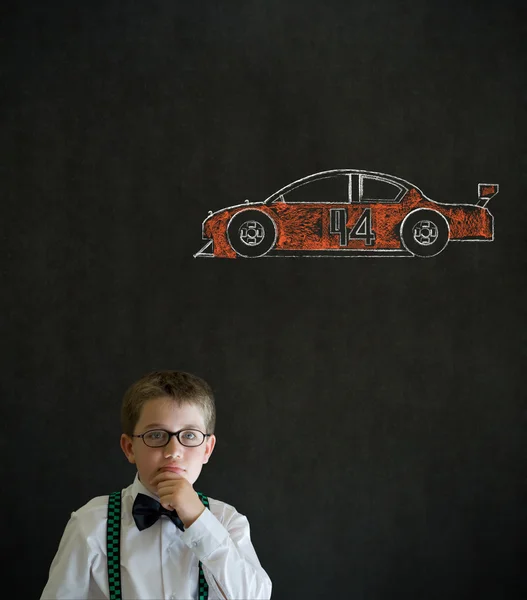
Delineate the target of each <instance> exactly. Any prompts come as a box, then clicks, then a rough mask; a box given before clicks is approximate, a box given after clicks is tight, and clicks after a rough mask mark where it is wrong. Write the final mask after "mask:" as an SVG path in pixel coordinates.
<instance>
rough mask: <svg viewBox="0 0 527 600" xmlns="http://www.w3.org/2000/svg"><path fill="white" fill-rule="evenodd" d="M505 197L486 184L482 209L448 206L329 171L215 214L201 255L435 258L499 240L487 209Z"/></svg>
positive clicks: (392, 182)
mask: <svg viewBox="0 0 527 600" xmlns="http://www.w3.org/2000/svg"><path fill="white" fill-rule="evenodd" d="M498 191H499V186H498V184H484V183H480V184H478V200H477V202H475V203H473V204H469V203H467V204H444V203H440V202H436V201H434V200H431V199H430V198H428V197H427V196H425V194H424V193H423V192H422V191H421V190H420V189H419V188H418V187H416V186H415V185H413V184H411V183H409V182H408V181H405V180H404V179H400V178H398V177H393V176H392V175H386V174H384V173H377V172H373V171H360V170H356V169H334V170H331V171H323V172H320V173H315V174H313V175H309V176H308V177H304V178H302V179H298V180H297V181H294V182H293V183H290V184H289V185H286V186H285V187H283V188H282V189H280V190H278V191H277V192H275V193H274V194H272V195H271V196H269V197H268V198H267V199H266V200H264V201H263V202H249V201H248V200H246V201H245V203H244V204H238V205H236V206H231V207H228V208H224V209H222V210H219V211H217V212H215V213H213V212H212V211H209V215H208V217H207V218H206V219H205V220H204V221H203V224H202V238H203V239H204V240H207V241H206V244H205V245H204V246H203V248H201V250H199V251H198V252H197V253H196V254H194V256H195V257H199V256H205V257H221V258H238V257H243V258H256V257H262V256H419V257H431V256H436V255H437V254H439V253H440V252H442V251H443V250H444V249H445V247H446V246H447V244H448V243H449V242H454V241H492V240H493V239H494V218H493V216H492V214H491V213H490V212H489V210H488V209H487V208H486V205H487V203H488V201H489V200H490V199H491V198H492V197H493V196H495V195H496V194H497V193H498Z"/></svg>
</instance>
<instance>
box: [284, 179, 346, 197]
mask: <svg viewBox="0 0 527 600" xmlns="http://www.w3.org/2000/svg"><path fill="white" fill-rule="evenodd" d="M349 182H350V178H349V176H348V175H333V176H331V177H324V178H322V179H315V180H313V181H309V182H308V183H304V184H303V185H300V186H298V187H296V188H294V189H292V190H291V191H290V192H287V193H286V194H284V200H285V202H287V203H288V204H295V203H297V202H302V203H307V202H313V203H319V202H322V203H334V204H343V203H347V202H349V193H350V190H349V185H350V183H349Z"/></svg>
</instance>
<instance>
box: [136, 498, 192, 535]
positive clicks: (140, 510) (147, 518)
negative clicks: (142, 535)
mask: <svg viewBox="0 0 527 600" xmlns="http://www.w3.org/2000/svg"><path fill="white" fill-rule="evenodd" d="M132 515H133V516H134V521H135V524H136V525H137V529H139V531H142V530H143V529H146V528H147V527H150V526H151V525H153V524H154V523H155V522H156V521H157V520H158V519H159V517H160V516H161V515H166V516H167V517H168V518H169V519H170V520H171V521H172V523H174V525H175V526H176V527H177V528H178V529H181V531H185V527H184V526H183V523H182V521H181V519H180V518H179V517H178V514H177V512H176V511H175V510H167V509H166V508H164V507H163V506H162V505H161V504H160V503H159V502H158V501H157V500H155V499H154V498H151V497H150V496H147V495H146V494H137V496H136V497H135V500H134V506H133V508H132Z"/></svg>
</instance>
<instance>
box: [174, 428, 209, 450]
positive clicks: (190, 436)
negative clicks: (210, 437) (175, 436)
mask: <svg viewBox="0 0 527 600" xmlns="http://www.w3.org/2000/svg"><path fill="white" fill-rule="evenodd" d="M204 439H205V436H204V435H203V434H202V433H201V431H197V430H196V429H185V430H183V431H180V432H179V441H180V443H181V444H183V446H200V445H201V444H203V440H204Z"/></svg>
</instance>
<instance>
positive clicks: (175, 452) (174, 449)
mask: <svg viewBox="0 0 527 600" xmlns="http://www.w3.org/2000/svg"><path fill="white" fill-rule="evenodd" d="M184 447H185V446H183V444H180V443H179V441H178V439H177V437H176V436H175V435H173V436H172V437H171V438H170V440H169V442H168V444H167V445H166V446H165V458H168V457H169V456H173V457H176V456H179V457H181V456H182V455H183V448H184Z"/></svg>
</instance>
